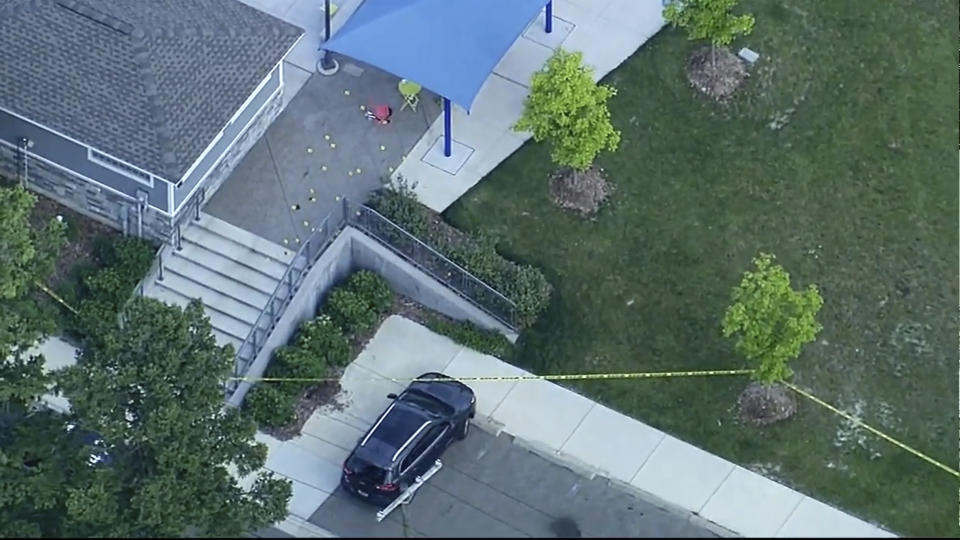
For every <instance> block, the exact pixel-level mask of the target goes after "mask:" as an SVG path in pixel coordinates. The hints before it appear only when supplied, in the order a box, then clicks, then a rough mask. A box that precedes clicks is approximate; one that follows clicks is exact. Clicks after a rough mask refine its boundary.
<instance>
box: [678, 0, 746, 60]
mask: <svg viewBox="0 0 960 540" xmlns="http://www.w3.org/2000/svg"><path fill="white" fill-rule="evenodd" d="M738 2H739V0H671V1H670V2H669V3H668V4H667V5H666V7H665V8H664V9H663V18H664V19H665V20H666V21H667V22H669V23H670V24H672V25H673V26H675V27H679V28H683V29H685V30H686V31H687V34H688V36H689V38H690V39H691V40H698V39H706V40H708V41H710V59H711V62H712V63H713V64H714V65H716V62H717V47H726V46H727V45H729V44H731V43H733V40H734V39H735V38H736V37H737V36H746V35H749V34H750V32H752V31H753V24H754V18H753V15H734V14H733V8H734V7H736V5H737V3H738Z"/></svg>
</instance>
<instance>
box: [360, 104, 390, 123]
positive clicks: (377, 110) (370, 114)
mask: <svg viewBox="0 0 960 540" xmlns="http://www.w3.org/2000/svg"><path fill="white" fill-rule="evenodd" d="M391 115H393V109H391V108H390V106H389V105H370V106H368V107H367V112H366V117H367V118H369V119H371V120H373V121H375V122H378V123H380V124H382V125H387V124H389V123H390V116H391Z"/></svg>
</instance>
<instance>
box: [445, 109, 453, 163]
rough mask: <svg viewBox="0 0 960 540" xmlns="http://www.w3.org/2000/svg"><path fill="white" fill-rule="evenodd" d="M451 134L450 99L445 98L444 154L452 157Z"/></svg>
mask: <svg viewBox="0 0 960 540" xmlns="http://www.w3.org/2000/svg"><path fill="white" fill-rule="evenodd" d="M451 146H452V145H451V134H450V100H449V99H447V98H443V156H444V157H450V154H451V153H452V152H451V149H450V147H451Z"/></svg>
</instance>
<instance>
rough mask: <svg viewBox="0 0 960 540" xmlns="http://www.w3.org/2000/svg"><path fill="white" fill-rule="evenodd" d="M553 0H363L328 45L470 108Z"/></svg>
mask: <svg viewBox="0 0 960 540" xmlns="http://www.w3.org/2000/svg"><path fill="white" fill-rule="evenodd" d="M547 1H548V0H364V2H363V3H362V4H361V5H360V7H359V8H357V10H356V12H354V14H353V15H352V16H351V17H350V18H349V19H348V20H347V22H346V23H345V24H344V25H343V27H342V28H340V30H339V31H338V32H337V33H336V34H334V35H333V37H332V38H331V39H330V41H328V42H327V43H325V44H324V45H323V48H325V49H327V50H330V51H335V52H338V53H340V54H344V55H346V56H350V57H352V58H356V59H357V60H360V61H361V62H366V63H368V64H371V65H373V66H376V67H378V68H380V69H383V70H384V71H389V72H390V73H393V74H394V75H396V76H398V77H401V78H405V79H409V80H411V81H414V82H417V83H419V84H420V85H421V86H423V87H424V88H426V89H428V90H430V91H431V92H433V93H435V94H438V95H440V96H443V97H445V98H447V99H449V100H451V101H453V102H454V103H456V104H458V105H460V106H461V107H463V108H464V109H466V110H467V111H469V110H470V106H471V105H473V100H474V98H476V96H477V92H479V91H480V87H481V86H482V85H483V82H484V81H485V80H487V77H488V76H489V75H490V73H491V72H492V71H493V68H494V67H495V66H496V65H497V63H498V62H500V59H501V58H503V55H504V54H505V53H506V52H507V49H509V48H510V45H512V44H513V42H514V41H516V40H517V38H518V37H519V36H520V34H521V33H522V32H523V29H524V28H526V26H527V25H528V24H529V23H530V21H531V20H533V18H534V17H536V15H537V14H538V13H539V12H540V10H542V9H543V7H544V5H546V3H547Z"/></svg>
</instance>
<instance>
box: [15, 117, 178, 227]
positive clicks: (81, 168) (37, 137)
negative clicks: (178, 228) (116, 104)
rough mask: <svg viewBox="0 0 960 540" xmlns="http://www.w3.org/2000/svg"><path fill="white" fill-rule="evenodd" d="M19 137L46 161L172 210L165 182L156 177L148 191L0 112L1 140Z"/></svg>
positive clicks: (77, 148)
mask: <svg viewBox="0 0 960 540" xmlns="http://www.w3.org/2000/svg"><path fill="white" fill-rule="evenodd" d="M21 137H28V138H29V139H30V140H32V141H33V148H31V149H30V153H31V154H36V155H38V156H40V157H43V158H45V159H48V160H50V161H52V162H54V163H56V164H58V165H60V166H62V167H65V168H66V169H68V170H71V171H73V172H75V173H76V174H79V175H83V176H86V177H87V178H90V179H92V180H95V181H97V182H99V183H101V184H103V185H104V186H107V187H109V188H110V189H113V190H116V191H118V192H120V193H123V194H124V195H127V196H129V197H131V198H136V196H137V191H138V190H142V191H146V192H147V193H149V194H150V198H149V200H150V206H152V207H154V208H156V209H158V210H161V211H163V212H170V210H171V208H170V201H168V200H167V199H168V193H167V183H166V182H165V181H163V180H161V179H159V178H157V179H156V180H155V181H154V183H153V188H150V187H149V186H147V185H146V184H143V183H141V182H138V181H136V180H134V179H132V178H129V177H127V176H126V175H123V174H120V173H118V172H115V171H113V170H111V169H107V168H105V167H101V166H100V165H98V164H96V163H94V162H92V161H90V160H89V159H87V147H86V146H83V145H80V144H77V143H75V142H73V141H70V140H67V139H64V138H63V137H61V136H59V135H57V134H56V133H52V132H50V131H47V130H46V129H44V128H42V127H40V126H38V125H36V124H33V123H31V122H27V121H25V120H21V119H20V118H18V117H16V116H13V115H11V114H8V113H7V112H5V111H2V110H0V140H3V141H5V142H7V143H9V144H11V145H16V144H17V141H18V140H19V139H20V138H21Z"/></svg>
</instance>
